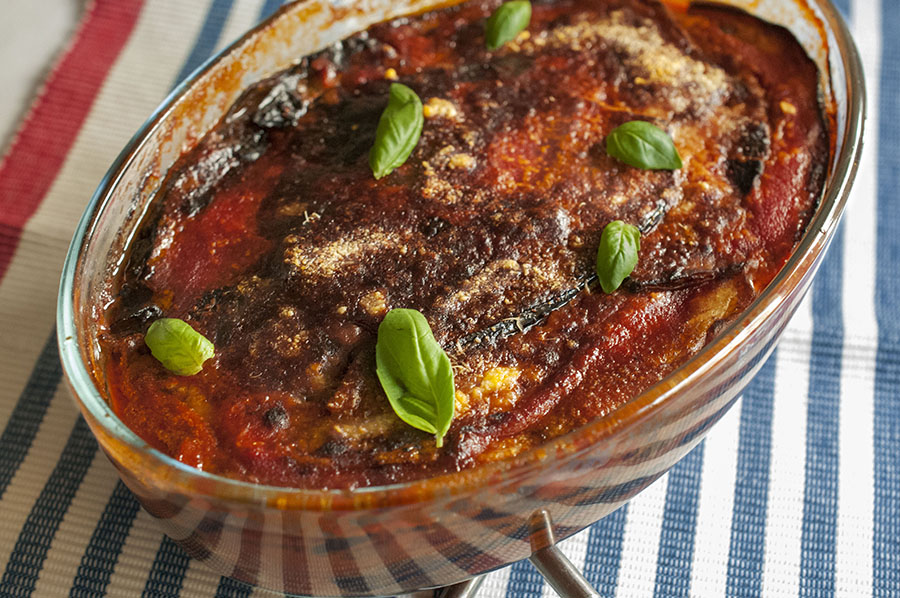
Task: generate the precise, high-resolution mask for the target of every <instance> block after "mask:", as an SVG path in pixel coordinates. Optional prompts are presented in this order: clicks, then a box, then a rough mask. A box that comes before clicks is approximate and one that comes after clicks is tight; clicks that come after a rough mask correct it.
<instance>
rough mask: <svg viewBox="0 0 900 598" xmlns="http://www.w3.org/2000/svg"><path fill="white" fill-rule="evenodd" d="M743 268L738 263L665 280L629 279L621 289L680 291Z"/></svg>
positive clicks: (730, 274)
mask: <svg viewBox="0 0 900 598" xmlns="http://www.w3.org/2000/svg"><path fill="white" fill-rule="evenodd" d="M744 266H745V264H744V263H743V262H740V263H737V264H731V265H729V266H726V267H724V268H719V269H717V270H704V271H702V272H692V273H690V274H683V275H673V276H670V277H669V278H666V279H657V280H647V281H640V280H634V279H631V278H629V279H627V280H626V281H625V283H624V284H623V287H624V288H625V289H626V290H628V291H630V292H632V293H640V292H647V291H650V292H654V291H680V290H682V289H686V288H689V287H695V286H699V285H701V284H706V283H708V282H713V281H715V280H721V279H725V278H730V277H731V276H733V275H735V274H737V273H739V272H742V271H743V269H744Z"/></svg>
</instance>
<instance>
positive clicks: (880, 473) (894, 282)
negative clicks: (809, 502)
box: [869, 0, 900, 597]
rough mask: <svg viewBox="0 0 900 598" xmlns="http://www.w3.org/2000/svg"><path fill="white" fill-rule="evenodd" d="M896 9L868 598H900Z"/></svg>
mask: <svg viewBox="0 0 900 598" xmlns="http://www.w3.org/2000/svg"><path fill="white" fill-rule="evenodd" d="M898 31H900V2H898V1H897V0H886V1H885V5H884V11H883V13H882V21H881V34H882V35H881V37H882V44H883V52H882V56H881V72H880V73H870V74H869V76H870V77H879V78H880V82H879V89H880V90H881V92H880V94H879V97H878V101H879V102H880V106H881V114H880V118H879V119H878V124H879V127H878V129H877V130H876V131H875V132H874V133H876V134H877V135H878V138H879V139H878V148H879V153H878V212H877V215H878V218H877V223H878V229H877V233H878V234H877V243H878V245H877V255H876V260H877V261H876V263H877V279H876V289H875V312H876V316H877V319H878V353H877V356H876V363H875V418H874V423H875V430H874V435H875V442H874V445H875V522H874V524H875V534H874V542H873V545H874V563H873V572H872V573H873V579H874V588H873V589H874V595H876V596H879V597H888V596H895V595H897V594H898V593H900V391H898V389H900V314H898V297H900V276H898V273H900V196H898V194H897V190H898V188H900V118H898V117H900V39H898V34H897V32H898Z"/></svg>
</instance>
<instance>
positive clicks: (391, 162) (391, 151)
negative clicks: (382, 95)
mask: <svg viewBox="0 0 900 598" xmlns="http://www.w3.org/2000/svg"><path fill="white" fill-rule="evenodd" d="M424 125H425V117H424V115H423V114H422V100H420V99H419V96H417V95H416V92H414V91H413V90H411V89H410V88H409V87H407V86H406V85H403V84H401V83H392V84H391V95H390V99H389V100H388V105H387V108H385V110H384V112H382V113H381V119H380V120H379V121H378V129H376V131H375V145H374V146H373V147H372V151H371V152H370V153H369V166H371V167H372V173H373V174H374V175H375V178H376V179H381V178H384V177H386V176H387V175H389V174H391V173H392V172H394V170H395V169H397V168H400V167H401V166H403V164H404V162H406V160H407V159H408V158H409V155H410V154H411V153H412V151H413V150H414V149H415V148H416V144H417V143H419V138H420V137H421V136H422V127H423V126H424Z"/></svg>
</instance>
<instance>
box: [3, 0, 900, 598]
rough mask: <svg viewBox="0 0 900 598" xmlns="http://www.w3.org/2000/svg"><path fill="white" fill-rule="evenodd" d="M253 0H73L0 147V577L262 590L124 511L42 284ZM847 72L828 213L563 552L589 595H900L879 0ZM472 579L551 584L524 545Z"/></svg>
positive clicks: (100, 592) (127, 506) (898, 74)
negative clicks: (692, 403)
mask: <svg viewBox="0 0 900 598" xmlns="http://www.w3.org/2000/svg"><path fill="white" fill-rule="evenodd" d="M277 4H278V1H277V0H275V1H273V0H202V1H201V0H192V1H190V2H185V1H183V0H94V1H93V2H90V3H89V4H88V6H87V9H86V11H85V13H84V16H83V18H82V21H81V23H80V25H79V28H78V30H77V32H76V34H75V35H74V37H73V39H72V40H71V42H70V43H69V45H68V48H67V50H66V51H65V52H64V54H63V55H62V56H61V57H60V58H59V60H58V63H57V65H56V66H55V68H54V69H53V71H52V73H51V74H50V76H49V78H48V79H47V81H46V84H45V85H44V87H43V88H42V90H41V91H40V93H39V95H38V97H37V98H36V100H35V101H34V104H33V107H32V109H31V111H30V112H29V113H28V115H27V117H26V118H25V119H24V121H23V122H22V123H21V126H20V128H19V132H18V135H17V136H16V138H15V140H14V141H13V143H12V145H11V147H10V148H9V149H8V151H7V153H6V154H5V156H4V157H3V159H2V162H0V430H2V435H0V571H2V577H0V596H3V597H5V596H36V597H41V598H43V597H53V596H64V595H71V596H77V597H88V596H90V597H93V596H114V597H119V596H138V595H142V596H154V597H156V596H159V597H170V596H179V595H180V596H185V597H195V596H196V597H199V596H250V595H266V596H270V594H269V593H267V592H262V591H261V590H258V589H257V590H254V589H253V588H250V587H248V586H245V585H243V584H240V583H237V582H233V581H231V580H228V579H226V578H220V577H219V576H217V575H215V574H213V573H212V572H210V571H209V570H207V569H206V568H205V566H203V565H202V564H199V563H196V562H194V561H192V560H190V559H189V558H188V557H187V556H186V555H185V554H184V553H183V552H182V551H181V550H180V549H179V548H178V547H177V546H175V545H174V544H173V543H172V542H171V541H170V540H168V539H167V538H165V537H164V536H163V535H162V534H161V533H160V532H159V531H158V530H157V528H156V526H155V525H154V523H153V522H152V520H151V518H150V517H149V516H148V515H147V514H146V513H144V512H143V511H142V510H140V509H139V507H138V504H137V503H136V501H135V500H134V499H133V498H132V496H131V495H130V494H129V492H128V491H127V490H126V489H125V488H124V487H123V486H122V484H121V483H119V482H118V481H117V477H116V474H115V472H114V470H113V468H112V467H111V466H110V464H109V463H108V462H107V460H106V458H105V457H104V456H103V455H102V454H101V453H100V452H99V451H98V450H97V445H96V443H95V441H94V439H93V438H92V437H91V435H90V433H89V432H88V430H87V427H86V426H85V425H84V423H83V422H82V421H81V420H80V418H79V416H78V414H77V412H76V409H75V407H74V406H73V403H72V401H71V399H70V397H69V396H68V391H67V390H66V388H65V387H64V386H63V385H61V383H60V382H61V372H60V366H59V362H58V357H57V350H56V340H55V336H54V335H55V333H54V329H53V326H54V313H55V306H56V289H57V281H58V279H59V272H60V269H61V264H62V262H63V257H64V255H65V251H66V248H67V245H68V242H69V239H70V237H71V235H72V232H73V229H74V227H75V223H76V221H77V220H78V217H79V215H80V214H81V211H82V209H83V208H84V206H85V204H86V203H87V201H88V198H89V197H90V196H91V193H92V191H93V190H94V188H95V187H96V185H97V184H98V182H99V181H100V179H101V177H102V176H103V174H104V172H105V170H106V169H107V167H108V166H109V165H110V164H111V163H112V161H113V159H114V158H115V156H116V154H117V153H118V151H119V150H120V148H122V147H123V146H124V144H125V143H126V141H127V140H128V139H129V137H130V136H131V134H132V133H133V132H134V131H135V130H136V129H137V128H138V127H139V126H140V125H141V123H142V122H143V120H144V119H145V118H146V117H147V116H148V115H149V114H150V113H151V112H152V110H153V109H154V107H155V106H156V105H157V104H158V103H159V102H160V101H161V99H162V98H163V97H164V96H165V95H166V93H167V92H168V91H169V90H170V89H171V88H172V86H173V85H174V84H175V82H177V81H179V80H180V79H182V78H183V77H184V76H185V75H186V74H188V73H189V72H190V71H192V70H193V69H194V68H195V67H197V66H198V65H199V64H200V63H201V62H202V61H203V60H204V59H205V58H206V57H208V56H209V55H210V54H211V53H213V52H215V51H216V50H217V49H218V48H220V47H222V46H223V45H224V44H226V43H228V42H230V41H231V40H233V39H235V38H236V37H237V36H238V35H239V34H240V33H241V32H242V31H244V30H245V29H247V28H248V27H250V26H251V25H252V24H254V23H255V22H256V21H257V20H259V19H260V18H262V17H263V16H265V15H267V14H268V13H270V12H271V11H272V10H274V8H275V7H276V6H277ZM838 4H839V5H840V7H841V9H842V10H843V11H844V12H845V14H847V15H848V18H849V20H850V22H851V24H852V29H853V31H854V34H855V37H856V39H857V41H858V43H859V45H860V50H861V52H862V55H863V59H864V63H865V68H866V72H867V74H868V78H869V82H868V83H869V98H870V117H869V121H868V131H867V133H868V134H867V142H866V153H865V159H864V162H863V164H862V167H861V169H860V173H859V177H858V180H857V183H856V186H855V189H854V193H853V197H852V199H851V202H850V208H849V211H848V213H847V215H846V219H845V221H844V223H843V225H842V227H843V228H842V231H841V233H840V234H839V236H838V238H837V239H836V242H835V244H834V246H833V248H832V250H831V252H830V254H829V256H828V259H827V261H826V262H825V264H824V266H823V269H822V271H821V272H820V274H819V276H818V278H817V279H816V282H815V286H814V288H813V290H812V292H811V294H810V297H809V298H808V300H807V301H806V303H805V304H804V305H803V307H801V309H800V312H799V313H798V315H797V317H796V318H795V319H794V320H793V322H792V324H791V326H790V328H789V329H788V330H787V332H786V333H785V336H784V340H783V341H782V342H781V344H780V346H779V348H778V350H777V352H776V354H775V355H774V356H773V357H772V358H771V359H770V360H769V362H768V363H767V364H766V365H765V367H764V369H763V370H762V372H761V373H760V375H759V376H758V377H757V378H756V380H755V381H754V382H753V384H752V386H751V387H750V388H749V389H748V390H747V392H746V393H745V395H744V397H743V399H742V400H741V402H740V403H739V404H738V405H737V406H736V407H735V408H734V409H733V410H732V411H731V412H730V413H729V414H728V415H727V416H726V417H725V419H724V420H723V421H722V422H721V423H720V424H719V425H718V426H717V427H716V428H715V429H714V430H713V431H712V433H711V434H710V436H709V437H708V438H707V440H706V441H705V442H704V444H702V445H700V446H699V447H697V449H696V450H694V452H693V453H691V454H690V455H689V456H688V457H687V458H686V459H684V460H683V461H682V462H681V463H680V464H679V465H678V466H677V467H675V468H674V469H673V470H672V471H671V472H670V473H669V474H668V475H666V476H665V477H663V478H661V479H660V480H659V481H658V482H657V483H655V484H654V485H653V486H651V487H650V488H649V489H647V490H646V491H645V492H644V493H642V494H641V495H640V496H639V497H638V498H636V499H635V500H633V501H632V502H631V503H630V504H629V505H627V507H624V508H622V509H620V510H619V511H617V512H616V513H615V514H613V515H612V516H610V517H608V518H607V519H605V520H603V521H601V522H600V523H598V524H597V525H595V526H594V527H593V528H591V529H590V530H588V531H585V532H583V533H582V534H579V535H578V536H576V537H574V538H572V539H570V540H568V541H567V542H565V543H564V544H563V549H564V550H565V552H566V553H567V554H568V555H569V556H570V558H571V559H572V560H573V561H574V562H575V563H576V564H577V565H578V566H580V567H582V568H583V570H584V571H585V574H586V575H587V577H588V579H589V580H590V581H591V582H592V583H593V584H594V585H595V586H596V587H597V588H598V589H599V590H600V592H601V594H603V595H604V596H622V597H628V598H634V597H639V596H662V597H668V596H699V597H707V596H709V597H715V596H747V597H753V596H759V595H766V596H797V595H801V596H833V595H839V596H848V597H849V596H852V597H856V596H869V595H872V596H882V597H884V596H900V0H881V1H880V0H842V1H841V2H839V3H838ZM481 595H482V596H485V597H491V598H493V597H500V596H515V597H519V596H535V597H537V596H541V595H553V592H552V591H551V590H550V589H549V588H548V587H547V586H546V585H544V584H543V582H542V580H541V578H540V577H539V576H538V575H537V573H536V571H535V570H534V569H533V568H532V566H531V565H530V564H528V563H527V562H525V563H519V564H517V565H514V566H512V567H509V568H507V569H505V570H502V571H499V572H496V573H494V574H492V575H490V577H489V579H488V581H487V582H486V584H485V585H484V586H483V589H482V590H481Z"/></svg>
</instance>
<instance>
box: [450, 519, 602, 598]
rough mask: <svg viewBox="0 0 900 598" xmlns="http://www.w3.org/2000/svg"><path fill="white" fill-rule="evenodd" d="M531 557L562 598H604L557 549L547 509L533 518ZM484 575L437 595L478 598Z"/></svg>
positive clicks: (455, 597)
mask: <svg viewBox="0 0 900 598" xmlns="http://www.w3.org/2000/svg"><path fill="white" fill-rule="evenodd" d="M530 523H531V536H530V537H529V541H530V542H531V550H532V553H531V556H530V557H528V560H530V561H531V563H532V564H533V565H534V566H535V568H537V570H538V571H540V573H541V575H543V576H544V579H546V580H547V583H549V584H550V587H552V588H553V589H554V590H556V593H557V594H559V595H560V597H561V598H600V594H598V593H597V591H596V590H595V589H594V588H593V587H591V584H590V583H588V580H586V579H585V578H584V575H582V574H581V571H579V570H578V569H577V568H576V567H575V565H573V564H572V561H570V560H569V559H568V558H566V555H564V554H563V553H562V551H561V550H560V549H559V548H557V547H556V537H555V536H554V534H553V522H552V521H551V520H550V513H548V512H547V511H544V510H540V511H538V512H536V513H535V514H534V515H532V517H531V522H530ZM483 582H484V576H483V575H482V576H480V577H476V578H474V579H470V580H468V581H464V582H462V583H458V584H456V585H453V586H448V587H446V588H441V589H440V590H437V592H435V598H475V594H476V592H478V588H480V587H481V584H482V583H483Z"/></svg>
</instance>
